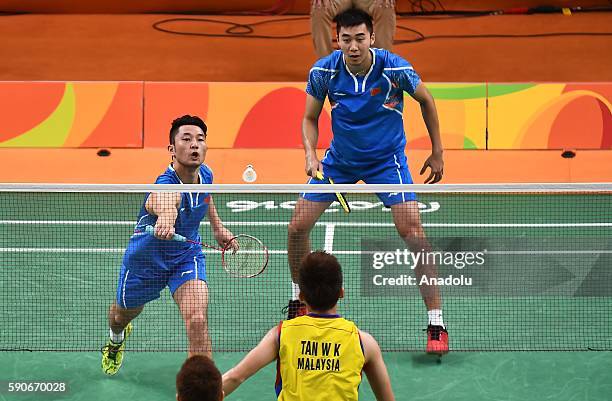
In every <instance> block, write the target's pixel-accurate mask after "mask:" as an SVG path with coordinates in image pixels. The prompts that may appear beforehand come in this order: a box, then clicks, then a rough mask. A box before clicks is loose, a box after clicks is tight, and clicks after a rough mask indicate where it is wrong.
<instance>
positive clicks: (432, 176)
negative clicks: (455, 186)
mask: <svg viewBox="0 0 612 401" xmlns="http://www.w3.org/2000/svg"><path fill="white" fill-rule="evenodd" d="M427 167H429V168H430V169H431V171H430V172H429V177H427V179H426V180H425V184H435V183H436V182H438V181H440V180H441V179H442V175H443V174H444V160H443V159H442V153H432V154H431V155H430V156H429V157H428V158H427V160H425V163H424V164H423V168H422V169H421V173H420V174H421V175H423V174H424V173H425V171H427Z"/></svg>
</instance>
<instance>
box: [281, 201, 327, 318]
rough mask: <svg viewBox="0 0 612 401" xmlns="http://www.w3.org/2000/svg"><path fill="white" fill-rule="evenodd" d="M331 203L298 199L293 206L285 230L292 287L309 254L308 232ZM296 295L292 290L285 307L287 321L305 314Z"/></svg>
mask: <svg viewBox="0 0 612 401" xmlns="http://www.w3.org/2000/svg"><path fill="white" fill-rule="evenodd" d="M331 203H332V202H313V201H309V200H306V199H304V198H300V199H298V201H297V202H296V204H295V209H294V211H293V216H292V217H291V222H290V223H289V228H288V230H287V231H288V232H287V258H288V260H289V268H290V269H291V280H292V281H293V283H294V286H295V283H297V282H298V271H299V268H300V262H301V261H302V259H303V258H304V256H306V255H307V254H308V253H310V231H311V230H312V227H314V225H315V223H316V222H317V220H319V217H321V214H323V212H324V211H325V209H327V208H328V207H329V205H331ZM297 295H298V294H297V292H296V291H295V290H294V291H293V295H292V299H291V300H290V301H289V305H288V306H287V318H288V319H292V318H294V317H296V316H299V315H300V314H304V312H305V308H304V307H303V305H302V303H301V302H300V301H299V300H298V298H297Z"/></svg>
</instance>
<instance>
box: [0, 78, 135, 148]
mask: <svg viewBox="0 0 612 401" xmlns="http://www.w3.org/2000/svg"><path fill="white" fill-rule="evenodd" d="M142 113H143V85H142V83H137V82H121V83H119V82H0V121H2V122H3V124H2V128H0V146H1V147H7V148H8V147H29V148H44V147H49V148H56V147H65V148H79V147H82V148H96V147H121V148H140V147H142V146H143V141H142V138H143V134H142V133H143V130H142Z"/></svg>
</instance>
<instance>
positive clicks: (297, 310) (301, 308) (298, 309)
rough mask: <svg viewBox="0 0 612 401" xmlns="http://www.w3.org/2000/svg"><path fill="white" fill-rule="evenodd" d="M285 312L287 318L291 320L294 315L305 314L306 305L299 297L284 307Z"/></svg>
mask: <svg viewBox="0 0 612 401" xmlns="http://www.w3.org/2000/svg"><path fill="white" fill-rule="evenodd" d="M283 312H286V313H287V320H291V319H293V318H294V317H298V316H304V315H305V314H306V313H307V311H306V305H304V304H303V303H302V302H301V301H300V300H299V299H292V300H290V301H289V304H288V305H287V306H285V307H284V308H283Z"/></svg>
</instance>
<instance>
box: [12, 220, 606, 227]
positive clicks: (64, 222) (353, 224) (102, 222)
mask: <svg viewBox="0 0 612 401" xmlns="http://www.w3.org/2000/svg"><path fill="white" fill-rule="evenodd" d="M0 224H8V225H11V224H15V225H19V224H25V225H27V224H40V225H45V224H50V225H53V224H57V225H105V226H112V225H125V226H135V225H136V224H135V222H134V221H105V220H99V221H98V220H0ZM223 224H225V225H227V226H286V225H288V224H289V222H287V221H227V222H224V223H223ZM201 225H210V222H208V221H206V222H202V223H201ZM315 225H317V226H329V225H334V226H339V227H394V226H395V225H394V224H393V223H369V222H317V223H316V224H315ZM423 227H459V228H470V227H474V228H489V227H491V228H499V227H517V228H558V227H612V222H610V223H607V222H603V223H423Z"/></svg>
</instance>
